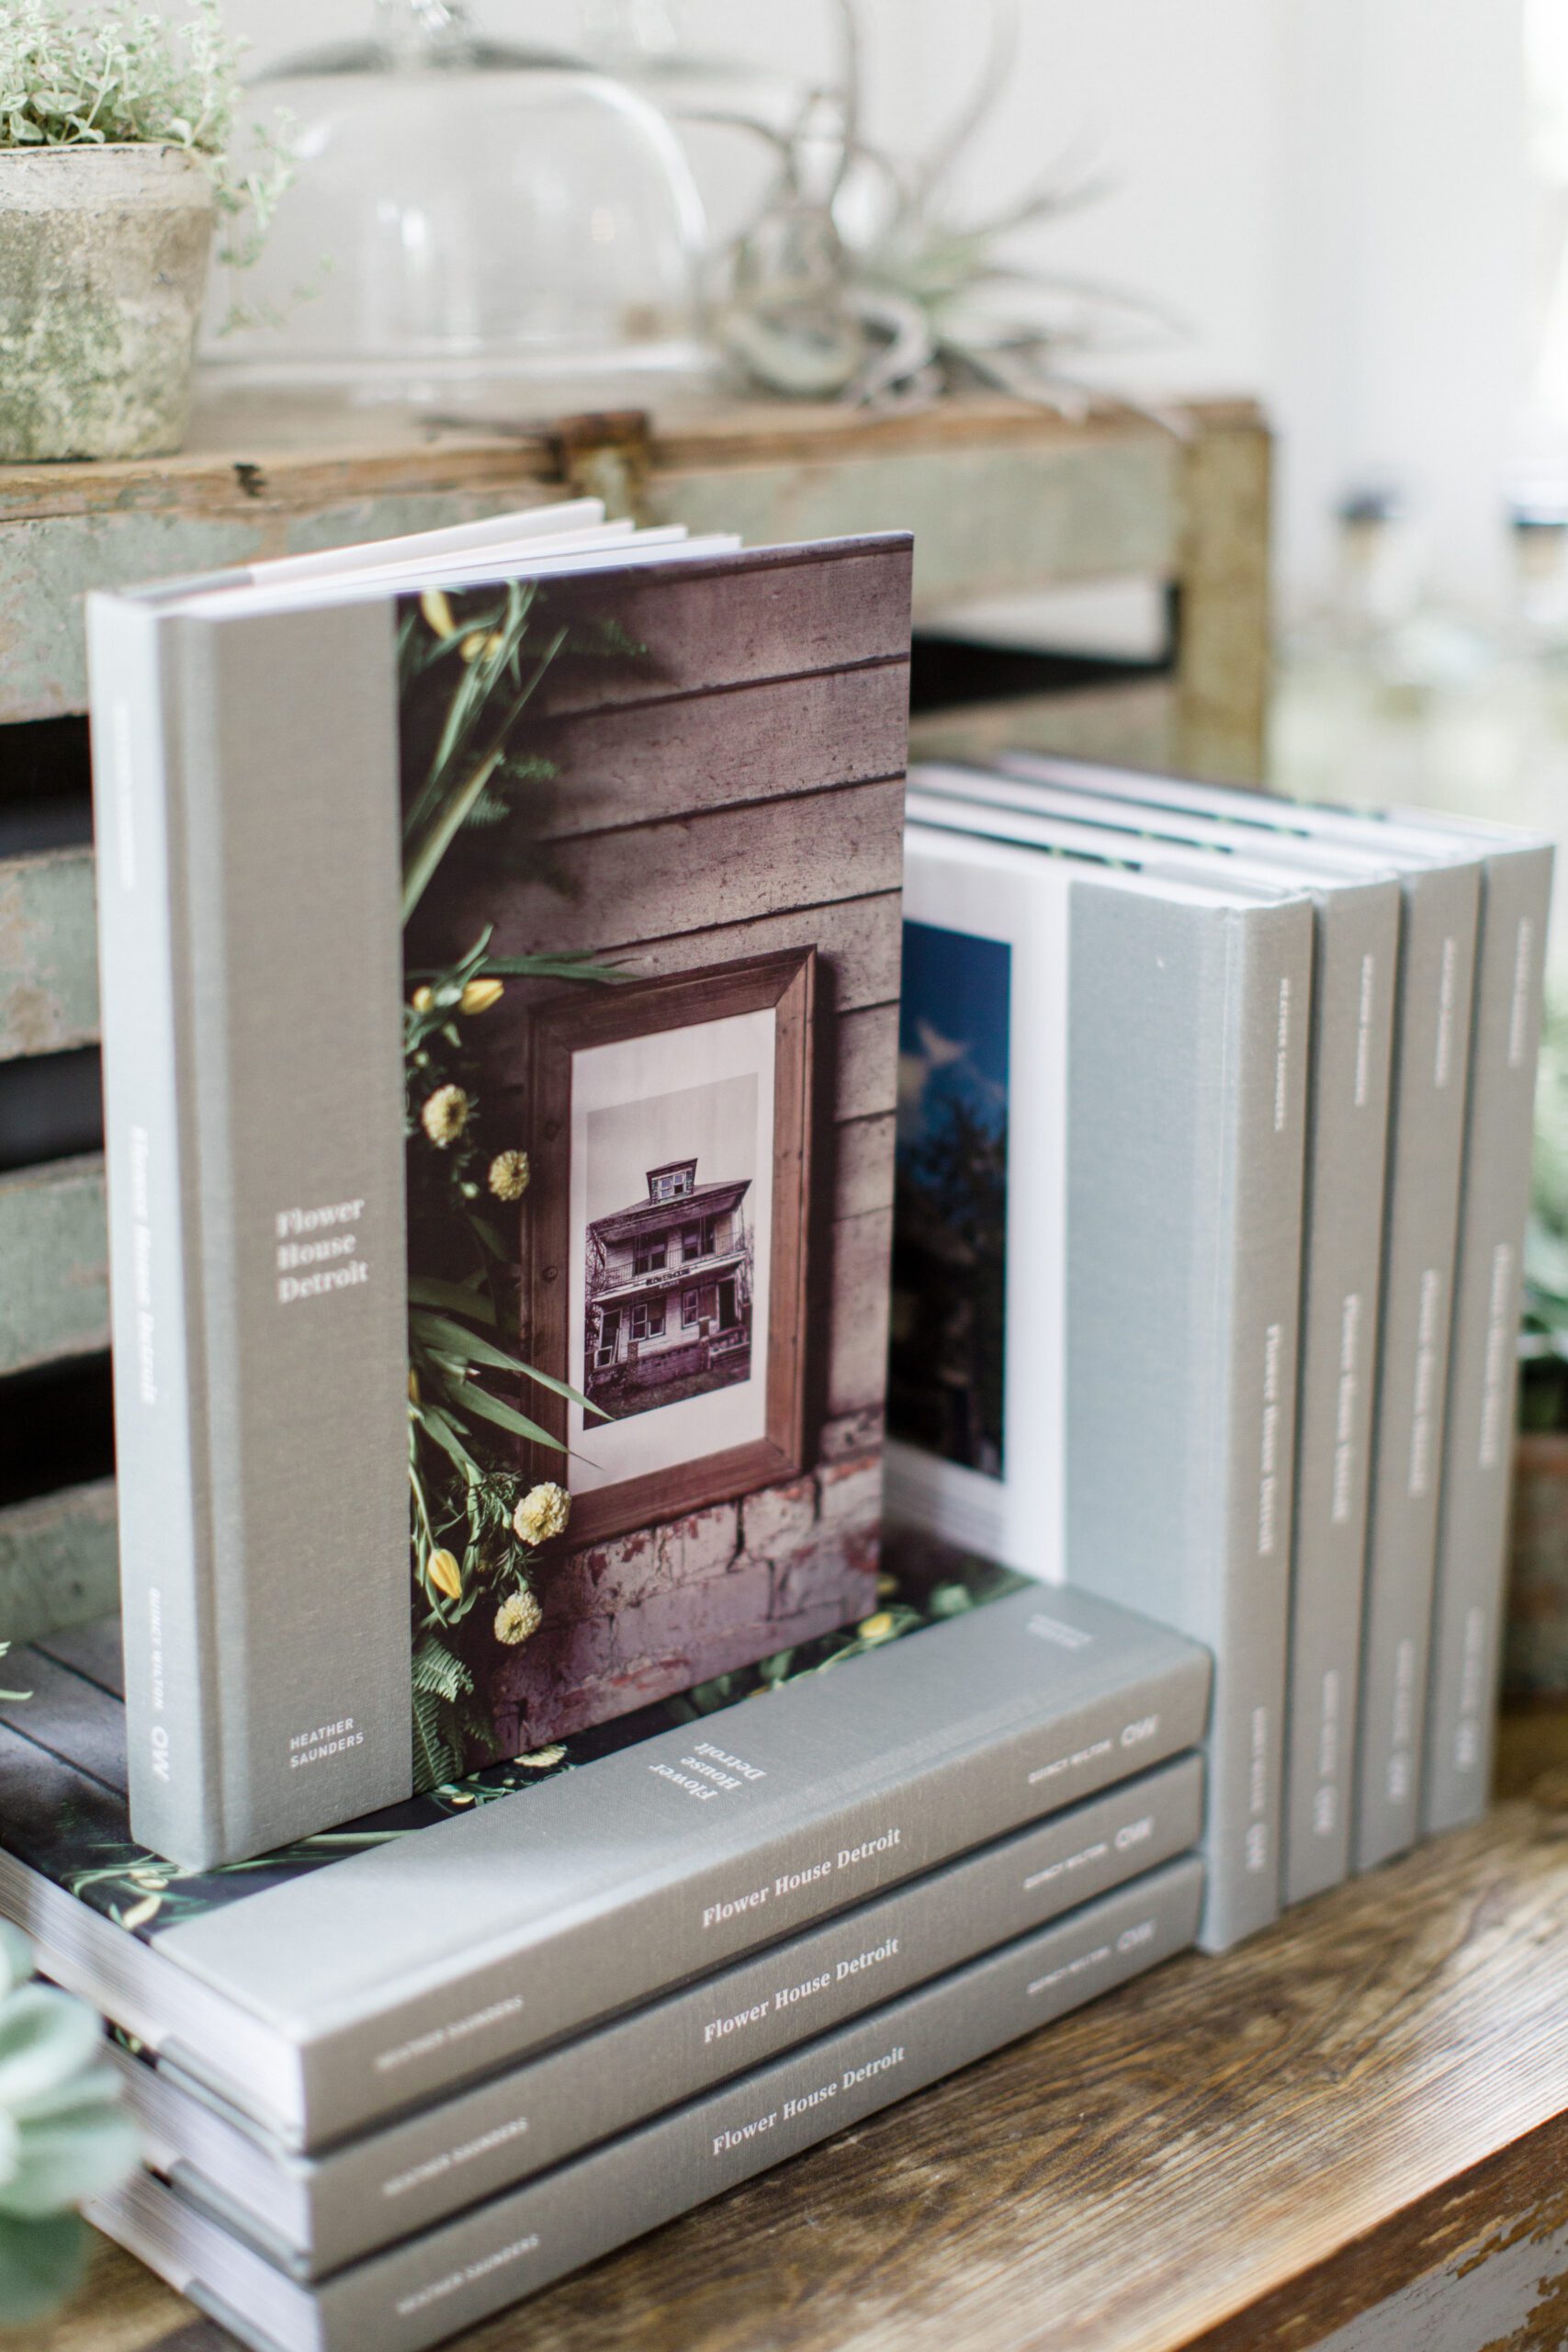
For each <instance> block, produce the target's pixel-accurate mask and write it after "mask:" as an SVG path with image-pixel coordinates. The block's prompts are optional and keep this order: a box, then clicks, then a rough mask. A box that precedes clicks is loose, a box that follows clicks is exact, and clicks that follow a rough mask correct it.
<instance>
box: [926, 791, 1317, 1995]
mask: <svg viewBox="0 0 1568 2352" xmlns="http://www.w3.org/2000/svg"><path fill="white" fill-rule="evenodd" d="M972 813H973V812H970V811H962V812H960V816H961V817H963V818H967V817H969V816H970V815H971V814H972ZM1132 862H1133V861H1124V862H1123V863H1127V864H1130V863H1132ZM906 915H907V920H906V925H905V987H904V1001H903V1006H902V1011H901V1015H900V1022H901V1026H900V1062H901V1071H902V1077H901V1087H900V1092H901V1103H900V1125H899V1159H898V1192H897V1214H896V1224H895V1261H894V1294H895V1299H894V1346H893V1351H892V1358H891V1370H890V1379H889V1428H890V1431H891V1432H892V1435H893V1437H894V1438H895V1439H896V1440H897V1443H895V1444H894V1445H893V1446H892V1447H891V1449H890V1454H889V1464H890V1471H891V1476H890V1484H889V1497H890V1504H891V1506H892V1508H894V1509H895V1510H897V1514H898V1516H899V1517H900V1518H901V1519H904V1520H906V1521H914V1522H916V1523H919V1521H922V1520H923V1521H927V1522H928V1523H934V1524H935V1525H937V1526H938V1527H940V1528H942V1529H943V1530H944V1531H945V1532H947V1533H948V1534H949V1535H950V1536H952V1537H954V1538H956V1539H960V1540H964V1541H968V1542H973V1543H976V1544H978V1545H980V1546H981V1547H982V1548H988V1549H991V1550H993V1551H995V1552H996V1553H997V1554H998V1555H999V1556H1000V1557H1002V1558H1003V1559H1005V1560H1006V1561H1007V1562H1008V1563H1009V1565H1010V1566H1015V1567H1018V1568H1020V1569H1021V1570H1023V1571H1024V1572H1025V1573H1032V1574H1035V1575H1038V1576H1040V1577H1043V1579H1044V1580H1045V1581H1047V1582H1053V1583H1055V1582H1058V1581H1063V1580H1066V1581H1068V1582H1071V1583H1073V1584H1077V1585H1079V1586H1083V1587H1085V1588H1087V1589H1093V1590H1097V1591H1100V1592H1103V1593H1104V1594H1106V1596H1107V1597H1108V1598H1111V1599H1113V1600H1119V1601H1120V1602H1122V1604H1123V1605H1124V1606H1128V1607H1134V1608H1141V1609H1144V1610H1146V1611H1149V1612H1150V1613H1151V1614H1154V1615H1157V1616H1159V1617H1161V1618H1163V1619H1164V1620H1165V1621H1166V1622H1167V1623H1171V1624H1175V1625H1178V1626H1179V1627H1180V1628H1181V1629H1182V1630H1183V1631H1184V1632H1187V1633H1189V1634H1192V1635H1193V1636H1194V1638H1196V1639H1198V1640H1201V1641H1202V1642H1204V1643H1205V1644H1207V1645H1209V1646H1210V1647H1211V1648H1212V1649H1213V1654H1214V1658H1215V1698H1214V1710H1213V1720H1212V1722H1211V1724H1210V1729H1209V1739H1208V1748H1207V1753H1208V1758H1209V1764H1210V1787H1209V1826H1208V1831H1207V1836H1206V1840H1205V1854H1206V1859H1207V1861H1208V1865H1209V1878H1208V1892H1207V1898H1206V1907H1205V1915H1204V1922H1203V1928H1202V1934H1201V1940H1202V1942H1203V1943H1204V1945H1205V1947H1206V1948H1216V1949H1217V1948H1223V1947H1224V1946H1225V1945H1227V1944H1229V1943H1232V1942H1234V1941H1235V1940H1236V1939H1237V1938H1238V1937H1240V1936H1242V1935H1245V1934H1247V1933H1250V1932H1251V1930H1252V1929H1253V1928H1258V1927H1262V1926H1264V1925H1266V1924H1267V1923H1268V1921H1269V1919H1270V1918H1272V1917H1274V1916H1275V1913H1276V1911H1277V1909H1278V1905H1279V1871H1280V1852H1279V1830H1280V1754H1281V1744H1282V1722H1283V1702H1284V1684H1285V1652H1286V1637H1287V1611H1288V1597H1289V1570H1290V1540H1291V1485H1292V1467H1293V1459H1294V1442H1293V1436H1294V1428H1295V1380H1296V1361H1297V1344H1296V1335H1297V1322H1298V1316H1299V1309H1300V1283H1301V1255H1300V1252H1301V1207H1302V1183H1303V1153H1304V1128H1305V1092H1306V1060H1307V1044H1308V1019H1307V1016H1308V1010H1309V1002H1310V993H1311V976H1312V930H1313V910H1312V905H1311V902H1310V900H1309V899H1308V898H1307V897H1306V896H1305V895H1304V893H1300V892H1298V893H1295V894H1292V895H1287V894H1285V893H1283V892H1282V891H1279V890H1274V891H1269V890H1265V889H1262V888H1259V887H1258V886H1257V885H1254V884H1250V883H1249V884H1246V885H1243V884H1241V883H1239V882H1236V883H1233V884H1231V885H1229V886H1228V887H1227V886H1226V885H1224V882H1223V879H1221V880H1216V881H1215V882H1214V883H1213V885H1209V884H1200V883H1197V882H1191V881H1188V880H1186V879H1179V878H1175V877H1173V876H1164V875H1162V876H1151V875H1147V874H1142V873H1137V872H1132V871H1119V870H1118V867H1117V861H1116V860H1114V859H1110V858H1107V857H1105V856H1103V855H1100V856H1089V855H1085V854H1079V853H1077V852H1076V851H1075V852H1074V853H1072V854H1066V853H1055V854H1047V853H1046V852H1045V851H1044V850H1043V849H1037V848H1025V847H1021V846H1019V845H1017V844H1015V843H1014V842H1008V841H1001V840H997V839H989V838H985V837H983V829H982V830H978V831H977V830H976V829H973V828H971V827H969V826H968V825H966V824H960V823H958V822H956V821H955V822H954V824H953V826H951V827H949V826H947V825H945V824H944V825H943V826H942V827H940V828H939V827H932V826H931V825H930V824H927V823H923V822H922V823H912V824H911V825H910V827H909V829H908V842H907V854H906Z"/></svg>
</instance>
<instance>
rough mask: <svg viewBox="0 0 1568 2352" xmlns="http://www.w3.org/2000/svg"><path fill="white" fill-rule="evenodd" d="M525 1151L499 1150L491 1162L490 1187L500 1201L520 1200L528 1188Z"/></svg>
mask: <svg viewBox="0 0 1568 2352" xmlns="http://www.w3.org/2000/svg"><path fill="white" fill-rule="evenodd" d="M528 1173H529V1170H528V1155H527V1153H526V1152H525V1151H498V1152H497V1153H496V1155H495V1158H494V1159H492V1160H491V1163H490V1189H491V1192H492V1193H494V1194H495V1197H496V1199H497V1200H498V1201H520V1200H521V1199H522V1198H523V1195H524V1193H525V1192H526V1191H527V1189H528Z"/></svg>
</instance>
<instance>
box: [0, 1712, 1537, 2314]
mask: <svg viewBox="0 0 1568 2352" xmlns="http://www.w3.org/2000/svg"><path fill="white" fill-rule="evenodd" d="M7 2342H8V2343H11V2344H13V2345H15V2346H17V2347H19V2352H141V2347H152V2346H158V2347H160V2352H176V2347H177V2352H219V2347H220V2346H226V2345H227V2344H228V2342H229V2339H228V2338H227V2337H226V2336H225V2335H222V2334H221V2332H220V2330H219V2329H217V2328H216V2327H213V2326H211V2325H210V2324H209V2323H207V2322H205V2321H203V2320H201V2319H199V2318H198V2317H197V2315H195V2314H194V2313H193V2312H191V2310H190V2308H189V2307H188V2306H187V2305H186V2304H184V2303H182V2302H181V2301H179V2300H178V2299H177V2298H176V2297H175V2296H174V2295H172V2294H171V2293H169V2292H168V2290H166V2289H164V2288H163V2287H162V2286H160V2285H159V2284H158V2283H157V2282H156V2281H155V2280H154V2279H152V2278H151V2277H150V2275H149V2274H148V2273H147V2272H146V2271H144V2270H143V2269H141V2267H140V2266H139V2265H137V2264H136V2263H134V2262H132V2261H130V2259H129V2258H128V2257H127V2256H124V2255H121V2254H119V2253H118V2251H116V2250H115V2249H114V2248H112V2247H109V2246H107V2245H106V2246H104V2247H103V2248H102V2249H101V2251H100V2254H99V2257H98V2260H97V2263H96V2268H95V2272H94V2275H93V2278H92V2280H91V2282H90V2284H89V2286H88V2288H87V2290H85V2293H84V2294H83V2296H82V2297H81V2298H79V2299H78V2301H77V2302H76V2303H75V2304H74V2305H73V2307H72V2309H71V2310H70V2311H69V2312H67V2313H66V2314H65V2315H64V2316H63V2317H62V2319H61V2320H59V2321H58V2322H57V2323H56V2324H53V2325H52V2326H51V2327H48V2328H45V2329H42V2330H35V2331H32V2332H29V2333H27V2334H24V2335H17V2336H15V2337H11V2338H7ZM1565 2343H1568V1713H1562V1712H1560V1711H1559V1712H1549V1711H1540V1712H1537V1713H1533V1714H1526V1715H1520V1716H1514V1717H1511V1718H1510V1720H1509V1722H1508V1724H1507V1726H1506V1736H1505V1740H1504V1746H1503V1757H1502V1766H1501V1776H1500V1802H1499V1803H1498V1804H1497V1806H1496V1808H1495V1811H1494V1813H1493V1815H1492V1816H1491V1818H1490V1819H1489V1820H1488V1822H1487V1823H1485V1824H1484V1825H1483V1826H1482V1827H1480V1828H1478V1829H1474V1830H1470V1831H1461V1832H1460V1833H1458V1834H1457V1835H1454V1836H1451V1837H1450V1838H1443V1839H1440V1840H1438V1841H1436V1842H1434V1843H1433V1844H1431V1845H1429V1846H1427V1847H1426V1848H1425V1849H1422V1850H1421V1851H1420V1852H1418V1853H1416V1854H1415V1855H1413V1856H1411V1857H1410V1858H1408V1859H1407V1860H1404V1861H1403V1862H1400V1863H1396V1864H1394V1865H1393V1867H1391V1868H1389V1869H1387V1870H1383V1871H1378V1872H1376V1873H1375V1874H1374V1875H1372V1876H1371V1877H1369V1878H1364V1879H1361V1880H1359V1881H1357V1882H1355V1883H1352V1884H1350V1885H1348V1886H1345V1887H1342V1888H1339V1889H1338V1890H1337V1891H1336V1892H1335V1893H1334V1894H1329V1895H1327V1896H1325V1897H1323V1898H1322V1899H1320V1900H1319V1901H1318V1902H1316V1903H1314V1904H1311V1905H1306V1906H1304V1907H1303V1909H1301V1910H1300V1911H1298V1912H1296V1913H1294V1914H1293V1915H1292V1917H1291V1918H1289V1919H1288V1920H1287V1921H1285V1922H1284V1923H1283V1924H1282V1925H1281V1926H1280V1927H1279V1928H1275V1929H1273V1930H1272V1931H1270V1932H1269V1934H1267V1935H1264V1936H1261V1937H1258V1938H1257V1939H1255V1940H1254V1941H1253V1942H1251V1943H1250V1944H1247V1946H1245V1947H1244V1948H1243V1949H1241V1950H1240V1951H1235V1952H1233V1953H1231V1954H1229V1955H1228V1956H1226V1957H1225V1958H1224V1959H1219V1960H1213V1959H1203V1958H1200V1957H1198V1956H1197V1955H1191V1956H1189V1957H1188V1958H1186V1959H1183V1960H1179V1961H1177V1962H1173V1963H1171V1964H1170V1965H1169V1966H1168V1967H1166V1968H1163V1969H1161V1970H1159V1971H1158V1972H1157V1973H1156V1974H1155V1975H1153V1976H1152V1977H1149V1978H1147V1979H1145V1981H1144V1982H1143V1983H1142V1984H1139V1985H1133V1986H1130V1987H1129V1988H1127V1989H1126V1990H1125V1991H1123V1992H1121V1993H1118V1994H1115V1995H1113V1996H1111V1997H1109V1998H1108V1999H1106V2000H1103V2001H1100V2002H1099V2003H1097V2004H1095V2005H1094V2006H1093V2007H1090V2008H1089V2009H1086V2010H1084V2011H1082V2012H1080V2013H1079V2014H1078V2015H1077V2016H1076V2017H1073V2018H1066V2019H1065V2020H1063V2021H1062V2022H1061V2023H1059V2024H1057V2025H1055V2026H1051V2027H1049V2028H1047V2029H1045V2030H1043V2031H1041V2032H1040V2033H1038V2034H1036V2035H1034V2036H1033V2037H1032V2038H1031V2039H1030V2040H1029V2041H1022V2042H1019V2043H1016V2044H1015V2045H1014V2046H1013V2047H1012V2048H1011V2049H1010V2050H1007V2051H1004V2052H1001V2053H1000V2054H999V2055H998V2056H997V2057H995V2058H992V2059H989V2060H987V2061H986V2062H985V2063H984V2064H981V2065H978V2066H974V2067H971V2068H969V2069H968V2070H967V2071H966V2072H965V2073H964V2074H962V2075H956V2076H954V2077H953V2079H952V2080H950V2081H949V2082H946V2083H944V2084H942V2085H939V2086H937V2087H936V2088H935V2089H933V2090H930V2091H926V2092H923V2093H921V2094H920V2095H919V2097H917V2098H912V2099H910V2100H908V2101H906V2102H905V2103H904V2104H903V2105H902V2106H900V2107H897V2108H894V2109H890V2110H889V2111H888V2112H887V2113H886V2114H885V2115H883V2116H880V2117H878V2118H877V2119H875V2120H874V2121H872V2122H870V2123H869V2124H866V2125H863V2127H861V2128H860V2129H858V2130H856V2131H849V2132H845V2133H844V2134H842V2135H841V2136H840V2138H838V2139H836V2140H833V2141H831V2142H829V2143H827V2145H825V2146H824V2147H822V2148H820V2149H818V2150H816V2151H814V2152H813V2153H812V2154H807V2155H805V2156H802V2157H800V2158H798V2159H797V2160H795V2162H794V2163H792V2164H789V2165H784V2166H783V2167H782V2168H781V2169H780V2170H778V2171H776V2172H774V2173H772V2174H768V2175H765V2176H764V2177H762V2178H761V2179H759V2180H756V2181H753V2182H750V2183H749V2184H748V2185H747V2186H745V2187H744V2188H739V2189H736V2190H734V2191H732V2192H731V2193H730V2194H728V2196H726V2197H723V2198H721V2199H716V2201H715V2202H714V2203H712V2204H710V2205H708V2206H706V2207H705V2208H704V2209H703V2210H702V2211H699V2212H697V2213H694V2214H693V2215H691V2216H689V2217H688V2218H687V2219H686V2220H684V2221H682V2222H676V2223H674V2224H672V2225H671V2227H669V2228H667V2229H664V2230H660V2231H659V2232H657V2233H654V2234H653V2235H651V2236H649V2237H648V2238H645V2239H644V2240H642V2241H641V2243H640V2244H638V2245H635V2246H632V2247H629V2248H627V2249H626V2251H625V2252H624V2253H622V2254H619V2255H616V2256H612V2257H610V2258H609V2259H608V2260H606V2261H604V2262H601V2263H598V2264H596V2265H594V2266H593V2267H592V2268H591V2269H589V2270H586V2271H583V2272H581V2273H580V2274H579V2275H578V2276H577V2277H575V2278H570V2279H567V2280H565V2281H563V2282H562V2283H561V2284H560V2285H558V2286H557V2287H555V2288H553V2289H551V2290H548V2291H547V2292H546V2293H545V2294H543V2295H540V2296H538V2297H536V2298H535V2299H534V2301H531V2302H529V2303H527V2304H525V2305H522V2306H520V2307H519V2308H518V2309H517V2310H515V2311H513V2312H509V2313H506V2314H504V2315H503V2316H502V2317H501V2318H499V2319H496V2320H493V2321H491V2323H489V2324H487V2325H486V2326H484V2327H482V2328H480V2329H479V2330H477V2331H475V2332H474V2333H472V2334H471V2335H468V2336H466V2337H464V2338H463V2339H462V2346H463V2347H464V2352H514V2348H515V2347H521V2346H527V2347H528V2352H666V2347H667V2348H668V2352H951V2347H953V2346H961V2347H962V2352H1177V2347H1182V2352H1244V2347H1245V2352H1308V2347H1313V2352H1502V2348H1503V2347H1505V2346H1507V2347H1517V2352H1525V2347H1540V2352H1549V2347H1556V2346H1562V2345H1563V2344H1565Z"/></svg>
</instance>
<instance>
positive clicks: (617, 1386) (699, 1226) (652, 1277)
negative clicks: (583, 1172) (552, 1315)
mask: <svg viewBox="0 0 1568 2352" xmlns="http://www.w3.org/2000/svg"><path fill="white" fill-rule="evenodd" d="M647 1182H648V1197H647V1199H646V1200H642V1201H637V1202H634V1203H633V1204H631V1206H630V1207H628V1208H624V1209H617V1210H615V1212H614V1213H613V1214H612V1215H610V1216H602V1217H597V1218H595V1219H594V1220H593V1222H592V1224H591V1225H590V1226H589V1227H588V1266H587V1333H586V1348H585V1351H584V1353H585V1361H584V1368H583V1369H584V1378H583V1387H584V1390H585V1393H586V1394H587V1396H588V1397H589V1398H590V1400H591V1401H592V1403H593V1404H595V1405H597V1406H598V1407H599V1408H601V1410H602V1411H604V1412H606V1413H608V1414H610V1415H611V1416H612V1418H613V1419H617V1420H621V1419H626V1417H627V1416H628V1415H629V1414H633V1413H646V1412H649V1411H651V1410H652V1409H653V1408H655V1407H656V1406H660V1405H672V1404H676V1403H679V1402H680V1401H681V1399H682V1398H683V1397H701V1396H704V1395H705V1394H707V1392H708V1391H710V1390H712V1389H715V1388H720V1387H728V1386H730V1385H734V1384H735V1383H737V1382H739V1381H743V1380H747V1379H749V1378H750V1372H751V1295H752V1280H753V1267H752V1248H751V1235H750V1229H749V1227H748V1226H747V1223H746V1212H745V1199H746V1194H747V1193H748V1192H749V1191H750V1183H751V1180H750V1177H741V1178H739V1180H734V1181H731V1182H715V1183H706V1184H699V1183H698V1182H697V1163H696V1161H695V1159H674V1160H667V1161H665V1162H664V1163H663V1165H662V1166H660V1167H658V1168H650V1169H649V1170H648V1171H647Z"/></svg>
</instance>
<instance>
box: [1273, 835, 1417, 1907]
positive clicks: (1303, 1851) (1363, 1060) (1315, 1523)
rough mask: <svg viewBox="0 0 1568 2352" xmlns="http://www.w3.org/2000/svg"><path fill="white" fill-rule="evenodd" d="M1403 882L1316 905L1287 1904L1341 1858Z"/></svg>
mask: <svg viewBox="0 0 1568 2352" xmlns="http://www.w3.org/2000/svg"><path fill="white" fill-rule="evenodd" d="M1399 920H1400V908H1399V888H1398V885H1397V883H1395V882H1393V881H1389V882H1386V883H1379V884H1375V885H1368V886H1366V887H1364V888H1358V889H1355V890H1337V891H1333V892H1325V894H1324V895H1323V897H1322V898H1321V899H1319V902H1318V919H1317V952H1316V956H1315V960H1314V974H1313V1046H1312V1073H1311V1079H1310V1085H1309V1107H1308V1120H1307V1183H1306V1202H1305V1213H1304V1217H1303V1227H1304V1232H1303V1266H1302V1357H1301V1397H1300V1405H1299V1411H1298V1417H1297V1446H1296V1501H1295V1529H1294V1543H1293V1547H1292V1576H1291V1646H1290V1680H1289V1689H1288V1692H1287V1701H1286V1708H1285V1811H1284V1878H1283V1895H1284V1900H1285V1901H1286V1903H1300V1902H1303V1901H1304V1900H1305V1899H1306V1897H1307V1896H1309V1895H1313V1894H1320V1893H1321V1892H1322V1891H1323V1890H1324V1889H1325V1887H1329V1886H1333V1885H1335V1884H1337V1882H1338V1881H1339V1880H1341V1879H1342V1878H1343V1877H1344V1876H1345V1874H1346V1872H1347V1871H1348V1868H1349V1861H1350V1794H1351V1770H1352V1765H1353V1762H1354V1756H1355V1731H1356V1700H1357V1692H1358V1689H1359V1679H1360V1657H1361V1578H1362V1572H1363V1568H1364V1566H1365V1560H1366V1548H1367V1490H1368V1481H1369V1477H1370V1475H1371V1428H1372V1375H1373V1369H1374V1366H1375V1364H1376V1361H1377V1355H1376V1350H1377V1317H1378V1290H1379V1279H1380V1275H1381V1272H1382V1202H1383V1181H1384V1174H1385V1160H1386V1156H1387V1148H1388V1089H1389V1063H1390V1053H1391V1049H1392V1045H1393V989H1394V977H1395V973H1396V970H1397V966H1398V956H1399Z"/></svg>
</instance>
